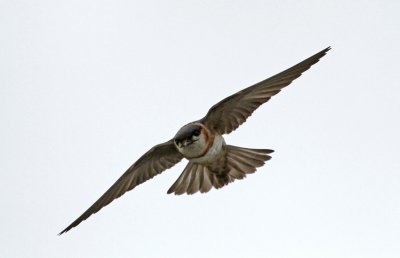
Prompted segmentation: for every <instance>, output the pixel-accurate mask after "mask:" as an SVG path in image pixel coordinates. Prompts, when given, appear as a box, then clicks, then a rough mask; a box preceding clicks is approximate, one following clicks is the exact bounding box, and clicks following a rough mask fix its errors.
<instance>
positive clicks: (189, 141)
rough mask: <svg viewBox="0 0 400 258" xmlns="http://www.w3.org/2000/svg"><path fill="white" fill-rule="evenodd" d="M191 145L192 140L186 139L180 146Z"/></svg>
mask: <svg viewBox="0 0 400 258" xmlns="http://www.w3.org/2000/svg"><path fill="white" fill-rule="evenodd" d="M192 143H193V141H192V140H190V139H186V140H184V141H183V142H182V146H183V147H186V146H188V145H190V144H192Z"/></svg>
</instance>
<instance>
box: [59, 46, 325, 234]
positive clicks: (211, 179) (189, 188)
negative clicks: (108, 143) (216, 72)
mask: <svg viewBox="0 0 400 258" xmlns="http://www.w3.org/2000/svg"><path fill="white" fill-rule="evenodd" d="M329 49H330V47H328V48H326V49H324V50H322V51H320V52H318V53H317V54H315V55H313V56H311V57H309V58H307V59H305V60H304V61H302V62H300V63H298V64H297V65H294V66H293V67H291V68H289V69H287V70H285V71H283V72H281V73H279V74H276V75H274V76H272V77H270V78H268V79H266V80H264V81H261V82H259V83H257V84H255V85H253V86H250V87H248V88H245V89H243V90H241V91H239V92H237V93H235V94H233V95H231V96H229V97H227V98H225V99H223V100H222V101H220V102H218V103H217V104H215V105H214V106H212V107H211V109H210V110H209V111H208V113H207V115H206V116H205V117H203V118H202V119H200V120H197V121H195V122H192V123H189V124H187V125H185V126H183V127H182V128H181V129H180V130H179V131H178V132H177V134H176V135H175V136H174V137H173V138H172V139H171V140H169V141H167V142H165V143H161V144H158V145H156V146H154V147H153V148H151V149H150V150H149V151H148V152H146V153H145V154H144V155H143V156H142V157H140V158H139V159H138V160H137V161H136V162H135V163H134V164H133V165H132V166H131V167H130V168H128V170H127V171H126V172H125V173H124V174H123V175H122V176H121V177H120V178H119V179H118V180H117V181H116V182H115V183H114V184H113V185H112V186H111V187H110V188H109V189H108V190H107V191H106V192H105V193H104V194H103V195H102V196H101V197H100V198H99V199H98V200H97V201H96V202H95V203H94V204H93V205H92V206H91V207H90V208H89V209H87V210H86V211H85V212H84V213H83V214H82V215H81V216H80V217H79V218H78V219H76V220H75V221H74V222H73V223H71V225H69V226H68V227H67V228H65V229H64V230H63V231H62V232H61V233H60V234H62V233H65V232H67V231H69V230H70V229H71V228H73V227H76V226H77V225H79V224H80V223H81V222H82V221H83V220H85V219H87V218H88V217H89V216H90V215H92V214H94V213H96V212H97V211H99V210H100V209H101V208H103V207H104V206H106V205H108V204H109V203H110V202H112V201H113V200H114V199H116V198H118V197H120V196H121V195H123V194H124V193H125V192H127V191H129V190H131V189H133V188H135V187H136V186H137V185H139V184H141V183H143V182H145V181H147V180H149V179H151V178H153V177H154V176H156V175H158V174H160V173H161V172H163V171H164V170H166V169H168V168H171V167H172V166H174V165H175V164H176V163H178V162H179V161H181V160H182V159H183V158H185V159H187V160H188V161H189V162H188V164H187V166H186V167H185V169H184V170H183V172H182V173H181V175H180V176H179V177H178V179H177V180H176V181H175V183H174V184H173V185H172V186H171V187H170V189H169V190H168V193H175V194H183V193H187V194H193V193H196V192H199V191H200V192H202V193H205V192H208V191H210V190H211V189H212V188H213V187H214V188H217V189H218V188H221V187H223V186H225V185H227V184H229V183H231V182H233V181H235V180H238V179H243V178H244V177H246V175H247V174H249V173H253V172H255V171H256V169H257V167H260V166H262V165H264V163H265V162H266V161H267V160H269V159H270V158H271V157H270V156H269V155H268V154H270V153H272V152H273V150H269V149H249V148H242V147H236V146H232V145H228V144H226V143H225V140H224V138H223V135H224V134H228V133H230V132H232V131H234V130H235V129H236V128H238V127H239V126H240V125H241V124H243V123H244V122H245V121H246V119H247V118H248V117H249V116H251V114H252V113H253V112H254V111H255V110H256V109H257V108H258V107H259V106H260V105H262V104H263V103H265V102H267V101H268V100H269V99H270V98H271V97H272V96H274V95H275V94H277V93H279V92H280V91H281V89H282V88H284V87H286V86H287V85H289V84H290V83H291V82H292V81H293V80H295V79H296V78H298V77H299V76H300V75H301V74H302V73H303V72H304V71H306V70H308V69H309V68H310V67H311V66H312V65H313V64H315V63H317V62H318V61H319V59H320V58H321V57H323V56H324V55H325V54H326V52H327V51H329Z"/></svg>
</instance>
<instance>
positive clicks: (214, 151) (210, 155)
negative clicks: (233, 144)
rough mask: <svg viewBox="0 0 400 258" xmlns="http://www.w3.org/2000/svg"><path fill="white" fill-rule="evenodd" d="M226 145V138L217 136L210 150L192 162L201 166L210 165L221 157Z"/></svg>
mask: <svg viewBox="0 0 400 258" xmlns="http://www.w3.org/2000/svg"><path fill="white" fill-rule="evenodd" d="M224 145H225V140H224V138H223V137H222V136H221V135H215V136H214V139H213V143H212V145H211V146H210V147H209V148H208V150H207V151H206V152H205V153H204V154H203V155H202V156H201V157H195V158H192V159H190V160H191V161H193V162H196V163H199V164H206V163H210V162H211V161H213V160H215V159H216V158H218V157H219V156H220V155H221V151H222V149H223V146H224Z"/></svg>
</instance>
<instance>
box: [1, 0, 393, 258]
mask: <svg viewBox="0 0 400 258" xmlns="http://www.w3.org/2000/svg"><path fill="white" fill-rule="evenodd" d="M399 13H400V2H399V1H219V0H217V1H172V0H171V1H87V0H79V1H76V0H72V1H42V0H40V1H4V0H0V211H1V212H0V228H1V229H0V246H1V248H0V257H7V258H14V257H16V258H17V257H18V258H21V257H30V258H31V257H41V258H46V257H57V258H63V257H174V258H179V257H185V258H187V257H193V258H196V257H275V258H279V257H307V258H312V257H352V258H354V257H363V258H365V257H387V258H390V257H400V245H399V243H400V174H399V173H400V157H399V154H400V136H399V132H400V121H399V120H400V115H399V113H400V101H399V95H400V85H399V81H400V73H399V68H400V67H399V60H400V50H399V46H400V30H399V28H400V18H399V17H400V16H399ZM327 46H332V50H331V51H330V52H329V53H328V55H327V56H325V57H324V58H323V59H322V60H321V61H320V62H319V63H318V64H316V65H315V66H313V67H312V68H311V69H310V70H309V71H307V72H306V73H305V74H303V76H301V77H300V78H299V79H297V80H296V81H295V82H294V83H293V84H291V85H290V86H289V87H288V88H285V89H284V90H283V91H282V92H281V93H279V94H278V95H277V96H275V97H274V98H272V99H271V101H269V102H268V103H267V104H265V105H263V106H262V107H261V108H259V109H258V110H257V111H256V112H255V113H254V114H253V116H252V117H251V118H249V119H248V120H247V122H246V123H245V124H244V125H242V126H241V127H240V128H239V129H238V130H236V131H235V132H234V133H232V134H231V135H228V136H227V137H226V141H227V142H228V143H229V144H232V145H237V146H242V147H250V148H271V149H274V150H275V153H273V158H272V160H270V161H268V162H267V164H266V165H265V166H264V167H262V168H260V169H259V170H258V171H257V173H255V174H253V175H250V176H248V177H247V178H246V179H245V180H242V181H236V182H235V183H233V184H231V185H229V186H227V187H224V188H223V189H220V190H212V191H211V192H209V193H207V194H195V195H192V196H187V195H184V196H174V195H167V194H166V191H167V190H168V188H169V187H170V186H171V185H172V183H173V182H174V181H175V179H176V178H177V177H178V176H179V175H180V173H181V171H182V170H183V168H184V166H185V164H186V161H184V162H181V163H180V164H179V165H177V166H175V167H173V168H172V169H170V170H167V171H166V172H164V173H163V174H162V175H160V176H157V177H155V178H154V179H153V180H150V181H148V182H146V183H145V184H143V185H140V186H139V187H137V188H135V189H134V190H133V191H130V192H128V193H126V194H125V195H124V196H123V197H122V198H120V199H118V200H116V201H114V202H113V203H111V205H109V206H107V207H106V208H104V209H102V210H101V211H100V212H99V213H97V214H95V215H94V216H92V217H90V218H89V219H88V220H87V221H85V222H83V223H82V224H80V225H79V226H78V227H77V228H74V229H73V230H72V231H70V232H68V233H67V234H65V235H62V236H57V233H59V232H60V231H61V230H62V229H64V228H65V227H66V226H68V225H69V224H70V223H71V222H72V221H73V220H74V219H76V218H77V217H78V216H79V215H80V214H81V213H82V212H83V211H84V210H86V209H87V208H88V207H89V206H90V205H91V204H92V203H93V202H94V201H95V200H97V198H98V197H100V195H101V194H103V192H104V191H105V190H107V189H108V187H109V186H110V185H111V184H112V183H114V181H115V180H116V179H117V178H118V177H119V176H120V175H121V174H122V173H123V172H124V171H125V170H126V169H127V168H128V167H129V166H130V165H131V164H132V163H133V162H134V161H135V160H136V159H138V158H139V157H140V156H141V155H142V154H143V153H145V152H146V151H147V150H148V149H150V148H151V147H152V146H153V145H155V144H158V143H160V142H164V141H166V140H168V139H170V138H171V137H173V136H174V135H175V133H176V132H177V130H178V129H179V128H180V127H181V126H182V125H184V124H186V123H188V122H191V121H193V120H196V119H199V118H201V117H203V116H204V115H205V114H206V112H207V111H208V109H209V108H210V107H211V106H212V105H213V104H215V103H216V102H218V101H220V100H221V99H223V98H225V97H227V96H228V95H230V94H233V93H235V92H237V91H238V90H241V89H242V88H244V87H247V86H250V85H252V84H254V83H256V82H258V81H260V80H263V79H265V78H267V77H269V76H272V75H274V74H275V73H278V72H280V71H282V70H284V69H286V68H288V67H290V66H292V65H294V64H296V63H298V62H300V61H302V60H303V59H305V58H307V57H309V56H311V55H312V54H314V53H316V52H318V51H320V50H322V49H324V48H325V47H327Z"/></svg>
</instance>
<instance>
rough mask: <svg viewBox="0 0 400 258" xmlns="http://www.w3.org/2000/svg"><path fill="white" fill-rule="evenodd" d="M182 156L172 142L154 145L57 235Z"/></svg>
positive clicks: (173, 163) (172, 164) (168, 166)
mask: <svg viewBox="0 0 400 258" xmlns="http://www.w3.org/2000/svg"><path fill="white" fill-rule="evenodd" d="M182 158H183V156H182V155H181V154H180V153H179V152H178V151H177V149H176V148H175V146H174V143H173V141H172V140H170V141H168V142H165V143H162V144H159V145H156V146H154V147H153V148H151V149H150V150H149V151H148V152H146V153H145V154H144V155H143V156H142V157H141V158H139V159H138V160H137V161H136V162H135V163H134V164H133V165H132V166H131V167H130V168H128V170H127V171H126V172H125V173H124V174H123V175H122V176H121V177H120V178H119V179H118V180H117V181H116V182H115V183H114V184H113V185H112V186H111V187H110V188H109V189H108V190H107V191H106V192H105V193H104V194H103V195H102V196H101V197H100V198H99V199H98V200H97V201H96V202H95V203H94V204H93V205H92V206H90V208H89V209H87V210H86V211H85V212H84V213H83V214H82V215H81V216H80V217H79V218H77V219H76V220H75V221H74V222H72V223H71V225H69V226H68V227H67V228H65V229H64V230H63V231H61V232H60V234H59V235H61V234H63V233H65V232H67V231H69V230H70V229H72V228H73V227H76V226H78V225H79V224H80V223H81V222H82V221H84V220H85V219H87V218H89V217H90V216H91V215H92V214H94V213H96V212H98V211H99V210H100V209H101V208H103V207H104V206H106V205H108V204H109V203H110V202H112V201H113V200H114V199H117V198H118V197H120V196H121V195H123V194H124V193H125V192H127V191H129V190H132V189H133V188H135V187H136V186H137V185H139V184H141V183H143V182H145V181H147V180H149V179H150V178H153V177H154V176H156V175H158V174H160V173H161V172H163V171H164V170H166V169H168V168H171V167H172V166H174V165H175V164H176V163H178V162H179V161H181V159H182Z"/></svg>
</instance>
